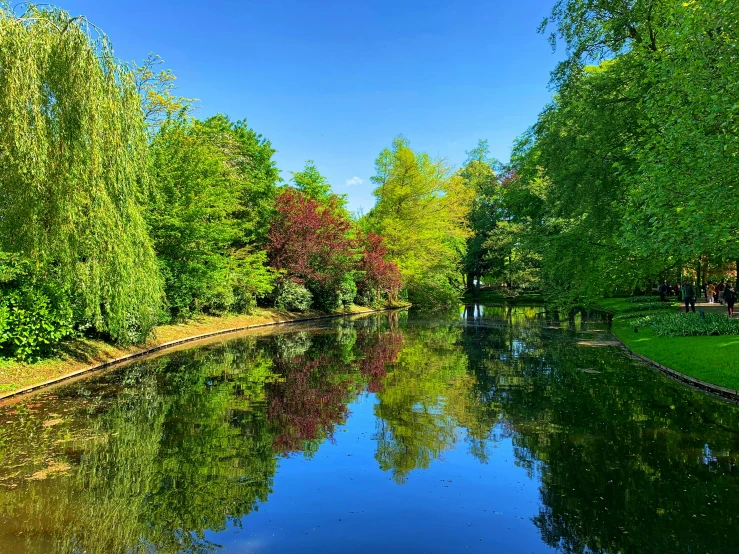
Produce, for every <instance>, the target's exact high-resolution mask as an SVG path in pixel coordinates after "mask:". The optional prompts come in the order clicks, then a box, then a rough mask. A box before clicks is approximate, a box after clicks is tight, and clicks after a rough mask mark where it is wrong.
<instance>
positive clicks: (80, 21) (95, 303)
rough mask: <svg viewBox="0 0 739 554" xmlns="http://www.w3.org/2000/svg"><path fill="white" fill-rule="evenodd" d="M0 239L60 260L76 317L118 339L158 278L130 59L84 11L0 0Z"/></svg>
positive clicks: (44, 261)
mask: <svg viewBox="0 0 739 554" xmlns="http://www.w3.org/2000/svg"><path fill="white" fill-rule="evenodd" d="M0 68H2V69H1V70H0V122H1V124H0V152H2V155H0V249H2V250H6V251H10V252H16V253H23V254H24V255H26V256H28V257H30V258H32V259H33V260H34V261H36V262H37V263H39V264H41V265H51V266H54V267H55V268H58V272H57V274H58V275H59V279H60V281H61V283H60V286H61V285H65V286H68V287H69V289H70V290H71V294H72V296H73V298H74V302H75V309H76V311H77V313H78V318H79V319H83V320H85V321H87V322H88V323H89V324H91V325H93V326H94V327H95V328H97V329H98V330H99V331H104V332H107V333H109V334H110V336H111V337H113V338H114V339H116V340H118V341H122V342H126V341H130V340H136V339H138V338H140V337H141V336H143V335H145V334H146V333H148V331H149V329H150V328H151V327H152V326H153V325H154V323H155V321H156V317H157V312H158V309H159V306H160V303H161V299H162V287H161V281H160V278H159V273H158V271H157V265H156V259H155V256H154V251H153V250H152V248H151V243H150V240H149V237H148V234H147V231H146V225H145V223H144V219H143V217H142V212H141V207H140V201H141V200H142V198H143V196H144V193H145V189H146V187H147V185H148V175H147V139H146V127H145V123H144V118H143V114H142V111H141V104H140V100H139V96H138V94H137V90H136V86H135V83H134V78H133V74H132V72H131V71H130V69H129V68H128V67H126V66H124V65H122V64H120V63H119V62H118V61H117V59H116V58H115V57H114V56H113V52H112V49H111V46H110V43H109V42H108V39H107V38H106V37H105V36H104V35H103V34H102V33H99V32H98V31H97V29H96V28H94V27H92V26H91V25H90V24H89V23H88V22H87V20H86V19H84V18H81V17H77V18H71V17H70V16H69V14H67V13H66V12H64V11H62V10H60V9H58V8H53V7H46V6H33V5H29V6H27V7H26V8H24V9H23V11H21V12H15V11H13V9H12V8H11V7H10V5H9V4H7V3H5V2H3V3H2V4H0Z"/></svg>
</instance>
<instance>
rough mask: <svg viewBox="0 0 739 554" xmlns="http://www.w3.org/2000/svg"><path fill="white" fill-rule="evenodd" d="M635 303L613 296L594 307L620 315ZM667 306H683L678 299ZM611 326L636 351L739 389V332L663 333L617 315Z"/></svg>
mask: <svg viewBox="0 0 739 554" xmlns="http://www.w3.org/2000/svg"><path fill="white" fill-rule="evenodd" d="M633 306H634V304H629V303H628V302H626V299H625V298H609V299H604V300H602V301H601V302H599V303H598V306H594V307H598V308H603V309H606V310H608V311H609V312H611V313H613V314H614V316H617V315H623V314H624V313H627V312H626V310H628V309H629V308H630V307H633ZM666 309H667V310H670V311H672V310H674V311H678V310H680V309H681V306H680V305H679V304H678V303H677V302H670V303H669V304H668V305H667V307H666ZM697 309H704V310H708V309H710V310H711V311H722V309H723V310H725V308H723V307H717V306H715V305H706V306H703V305H699V306H698V307H697ZM649 313H655V311H643V312H639V314H640V315H647V314H649ZM611 330H612V331H613V334H614V335H616V337H618V339H619V340H620V341H621V342H622V343H623V344H624V345H625V346H626V347H627V348H628V349H629V350H631V351H632V352H634V353H635V354H638V355H640V356H643V357H645V358H647V359H649V360H651V361H653V362H656V363H657V364H659V365H661V366H665V367H667V368H669V369H672V370H673V371H677V372H679V373H682V374H684V375H687V376H688V377H692V378H694V379H699V380H701V381H705V382H706V383H709V384H713V385H717V386H719V387H724V388H728V389H733V390H739V370H738V369H739V335H722V336H698V337H659V336H656V335H655V334H654V333H653V331H652V329H651V328H650V327H648V326H645V327H638V328H637V331H636V332H635V331H634V324H633V320H632V319H620V318H617V317H614V320H613V324H612V327H611Z"/></svg>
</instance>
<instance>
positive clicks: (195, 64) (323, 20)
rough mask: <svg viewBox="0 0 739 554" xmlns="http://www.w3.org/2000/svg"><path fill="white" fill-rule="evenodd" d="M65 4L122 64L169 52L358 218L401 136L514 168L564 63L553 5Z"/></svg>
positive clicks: (128, 0) (182, 84)
mask: <svg viewBox="0 0 739 554" xmlns="http://www.w3.org/2000/svg"><path fill="white" fill-rule="evenodd" d="M57 3H58V4H59V5H60V6H61V7H62V8H64V9H66V10H67V11H69V12H70V13H72V15H79V14H84V15H86V16H87V17H88V19H89V20H90V21H92V22H93V23H95V24H96V25H98V26H99V27H101V28H102V29H103V31H105V32H106V33H107V34H108V36H109V37H110V38H111V40H112V42H113V46H114V47H115V51H116V54H117V55H118V56H119V57H120V58H122V59H125V60H133V59H136V60H141V59H143V58H144V57H146V55H147V53H148V52H150V51H153V52H156V53H157V54H159V55H160V56H162V58H164V60H165V61H166V66H167V67H169V68H170V69H172V71H173V72H174V73H175V74H176V75H177V77H178V86H179V90H178V92H179V93H180V94H182V95H184V96H190V97H196V98H198V99H200V106H201V107H200V110H199V112H198V115H199V116H201V117H204V116H208V115H212V114H215V113H218V112H223V113H226V114H228V115H229V116H231V117H232V118H233V119H242V118H246V119H247V121H248V123H249V125H250V126H251V127H252V128H253V129H255V130H256V131H258V132H259V133H261V134H263V135H264V136H265V137H267V138H268V139H269V140H271V142H272V144H273V146H274V147H275V148H276V149H277V151H278V152H277V155H276V159H277V163H278V165H279V167H280V169H281V170H282V172H283V173H282V174H283V177H284V178H286V179H289V177H290V172H291V171H299V170H300V169H301V168H302V166H303V163H304V161H305V160H307V159H313V160H315V162H316V165H317V166H318V168H319V170H320V171H321V172H322V173H323V174H324V175H326V176H327V177H328V179H329V181H330V182H331V183H332V185H333V186H334V189H335V190H336V192H339V193H347V194H348V195H349V200H350V206H349V207H350V209H351V210H357V209H359V208H363V209H364V211H367V210H369V209H370V208H371V207H372V205H373V204H374V197H373V196H372V189H373V185H372V183H371V182H370V180H369V178H370V177H371V176H372V175H373V174H374V160H375V158H376V157H377V154H378V153H379V152H380V150H381V149H382V148H384V147H385V146H388V145H389V144H390V143H391V141H392V139H393V138H394V137H395V136H397V135H398V134H403V135H404V136H405V137H407V138H408V139H409V140H410V142H411V146H412V147H413V148H414V149H417V150H422V151H426V152H428V153H429V154H431V155H433V156H439V157H443V158H445V159H446V160H447V161H448V162H449V163H450V164H452V165H455V166H459V165H460V164H462V163H463V162H464V160H465V158H466V155H465V151H467V150H471V149H472V148H473V147H474V146H475V144H476V143H477V140H478V139H480V138H486V139H488V140H489V141H490V146H491V150H492V154H493V155H494V156H496V157H497V158H499V159H501V160H504V161H505V160H507V158H508V156H509V152H510V146H511V143H512V142H513V140H514V139H515V137H516V136H518V135H520V134H521V133H522V132H523V131H525V130H526V128H527V127H528V126H529V125H531V124H532V123H533V122H534V121H535V119H536V116H537V114H538V113H539V111H540V110H541V109H542V108H543V107H544V105H545V104H546V103H547V102H548V101H549V100H550V98H551V92H550V91H549V90H548V88H547V83H548V80H549V72H550V71H551V70H552V69H553V68H554V65H555V63H556V62H557V60H558V58H559V57H560V56H561V52H558V53H557V54H553V53H552V50H551V48H550V46H549V44H548V42H547V40H546V38H545V37H544V36H542V35H539V34H537V33H536V28H537V26H538V24H539V22H540V21H541V20H542V18H543V17H545V16H546V15H547V14H548V12H549V10H550V9H551V6H552V4H553V3H554V0H517V1H512V0H498V1H492V0H490V1H487V2H484V1H479V0H467V1H455V0H446V1H436V0H423V1H417V0H411V1H404V0H395V1H387V0H372V1H370V0H366V1H352V0H346V1H335V0H330V1H328V0H321V1H319V0H315V1H313V0H302V1H298V0H272V1H266V0H264V1H262V0H244V1H235V0H210V1H205V2H204V1H202V0H201V1H198V2H192V1H183V0H147V1H144V0H119V1H111V0H57ZM347 183H348V184H347Z"/></svg>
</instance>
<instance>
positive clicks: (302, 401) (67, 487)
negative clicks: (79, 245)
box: [0, 305, 739, 554]
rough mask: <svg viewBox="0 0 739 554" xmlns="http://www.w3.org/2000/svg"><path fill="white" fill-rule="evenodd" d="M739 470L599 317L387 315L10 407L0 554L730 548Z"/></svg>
mask: <svg viewBox="0 0 739 554" xmlns="http://www.w3.org/2000/svg"><path fill="white" fill-rule="evenodd" d="M737 461H739V407H737V406H736V405H734V404H731V403H729V402H726V401H722V400H719V399H716V398H713V397H711V396H708V395H706V394H704V393H701V392H698V391H695V390H692V389H690V388H688V387H686V386H685V385H682V384H679V383H676V382H673V381H671V380H670V379H668V378H666V377H665V376H663V375H662V374H660V373H658V372H656V371H654V370H652V369H650V368H649V367H647V366H645V365H644V364H642V363H640V362H638V361H636V360H634V359H632V358H630V357H629V356H628V355H627V353H626V352H625V351H624V350H623V349H621V348H620V347H619V346H618V345H616V344H614V343H613V342H612V337H611V335H610V334H609V333H608V328H607V322H605V321H600V320H597V319H594V320H587V319H586V318H581V317H579V316H578V317H577V318H576V319H574V320H566V319H565V320H560V319H559V318H558V317H555V316H554V315H553V314H548V313H547V312H546V311H545V310H544V309H543V308H541V307H536V306H531V307H525V306H481V305H475V306H460V307H459V309H454V310H451V311H448V312H441V313H439V312H429V313H424V312H422V311H416V310H411V311H400V312H385V313H379V314H371V315H367V316H363V317H356V318H347V319H339V320H332V321H325V322H321V323H318V324H303V325H294V326H290V327H283V328H280V329H278V330H275V331H270V332H265V331H263V332H261V333H260V334H245V335H241V336H237V337H232V338H226V339H222V340H219V341H216V342H212V343H208V344H204V345H199V346H195V347H193V348H190V349H187V350H180V351H176V352H171V353H168V354H165V355H161V356H158V357H155V358H151V359H148V360H144V361H141V362H138V363H136V364H132V365H128V366H126V367H122V368H119V369H116V370H112V371H109V372H107V373H102V374H96V375H92V376H90V377H88V378H86V379H84V380H81V381H77V382H74V383H69V384H66V385H63V386H58V387H55V388H52V389H48V390H44V391H42V392H40V393H38V394H36V395H34V396H31V397H26V398H23V399H21V400H20V401H17V402H14V403H11V404H7V405H5V406H0V553H26V552H27V553H83V552H84V553H132V552H147V553H160V552H162V553H178V552H187V553H206V552H208V553H210V552H213V553H216V552H240V553H251V552H254V553H290V552H300V553H311V554H312V553H322V554H326V553H347V552H373V553H374V552H381V553H384V554H390V553H396V552H397V553H400V552H403V553H422V552H427V553H442V552H443V553H457V552H474V553H483V552H484V553H493V552H505V553H526V554H528V553H532V552H533V553H543V552H562V553H603V554H606V553H608V554H616V553H677V552H680V553H687V552H695V553H698V552H700V553H730V552H739V472H738V471H737Z"/></svg>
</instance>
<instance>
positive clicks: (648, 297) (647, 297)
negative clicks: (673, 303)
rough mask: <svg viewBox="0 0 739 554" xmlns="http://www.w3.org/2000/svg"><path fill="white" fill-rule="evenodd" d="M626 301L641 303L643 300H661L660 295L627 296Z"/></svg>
mask: <svg viewBox="0 0 739 554" xmlns="http://www.w3.org/2000/svg"><path fill="white" fill-rule="evenodd" d="M626 302H630V303H632V304H639V303H641V302H659V296H632V297H631V298H627V299H626Z"/></svg>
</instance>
